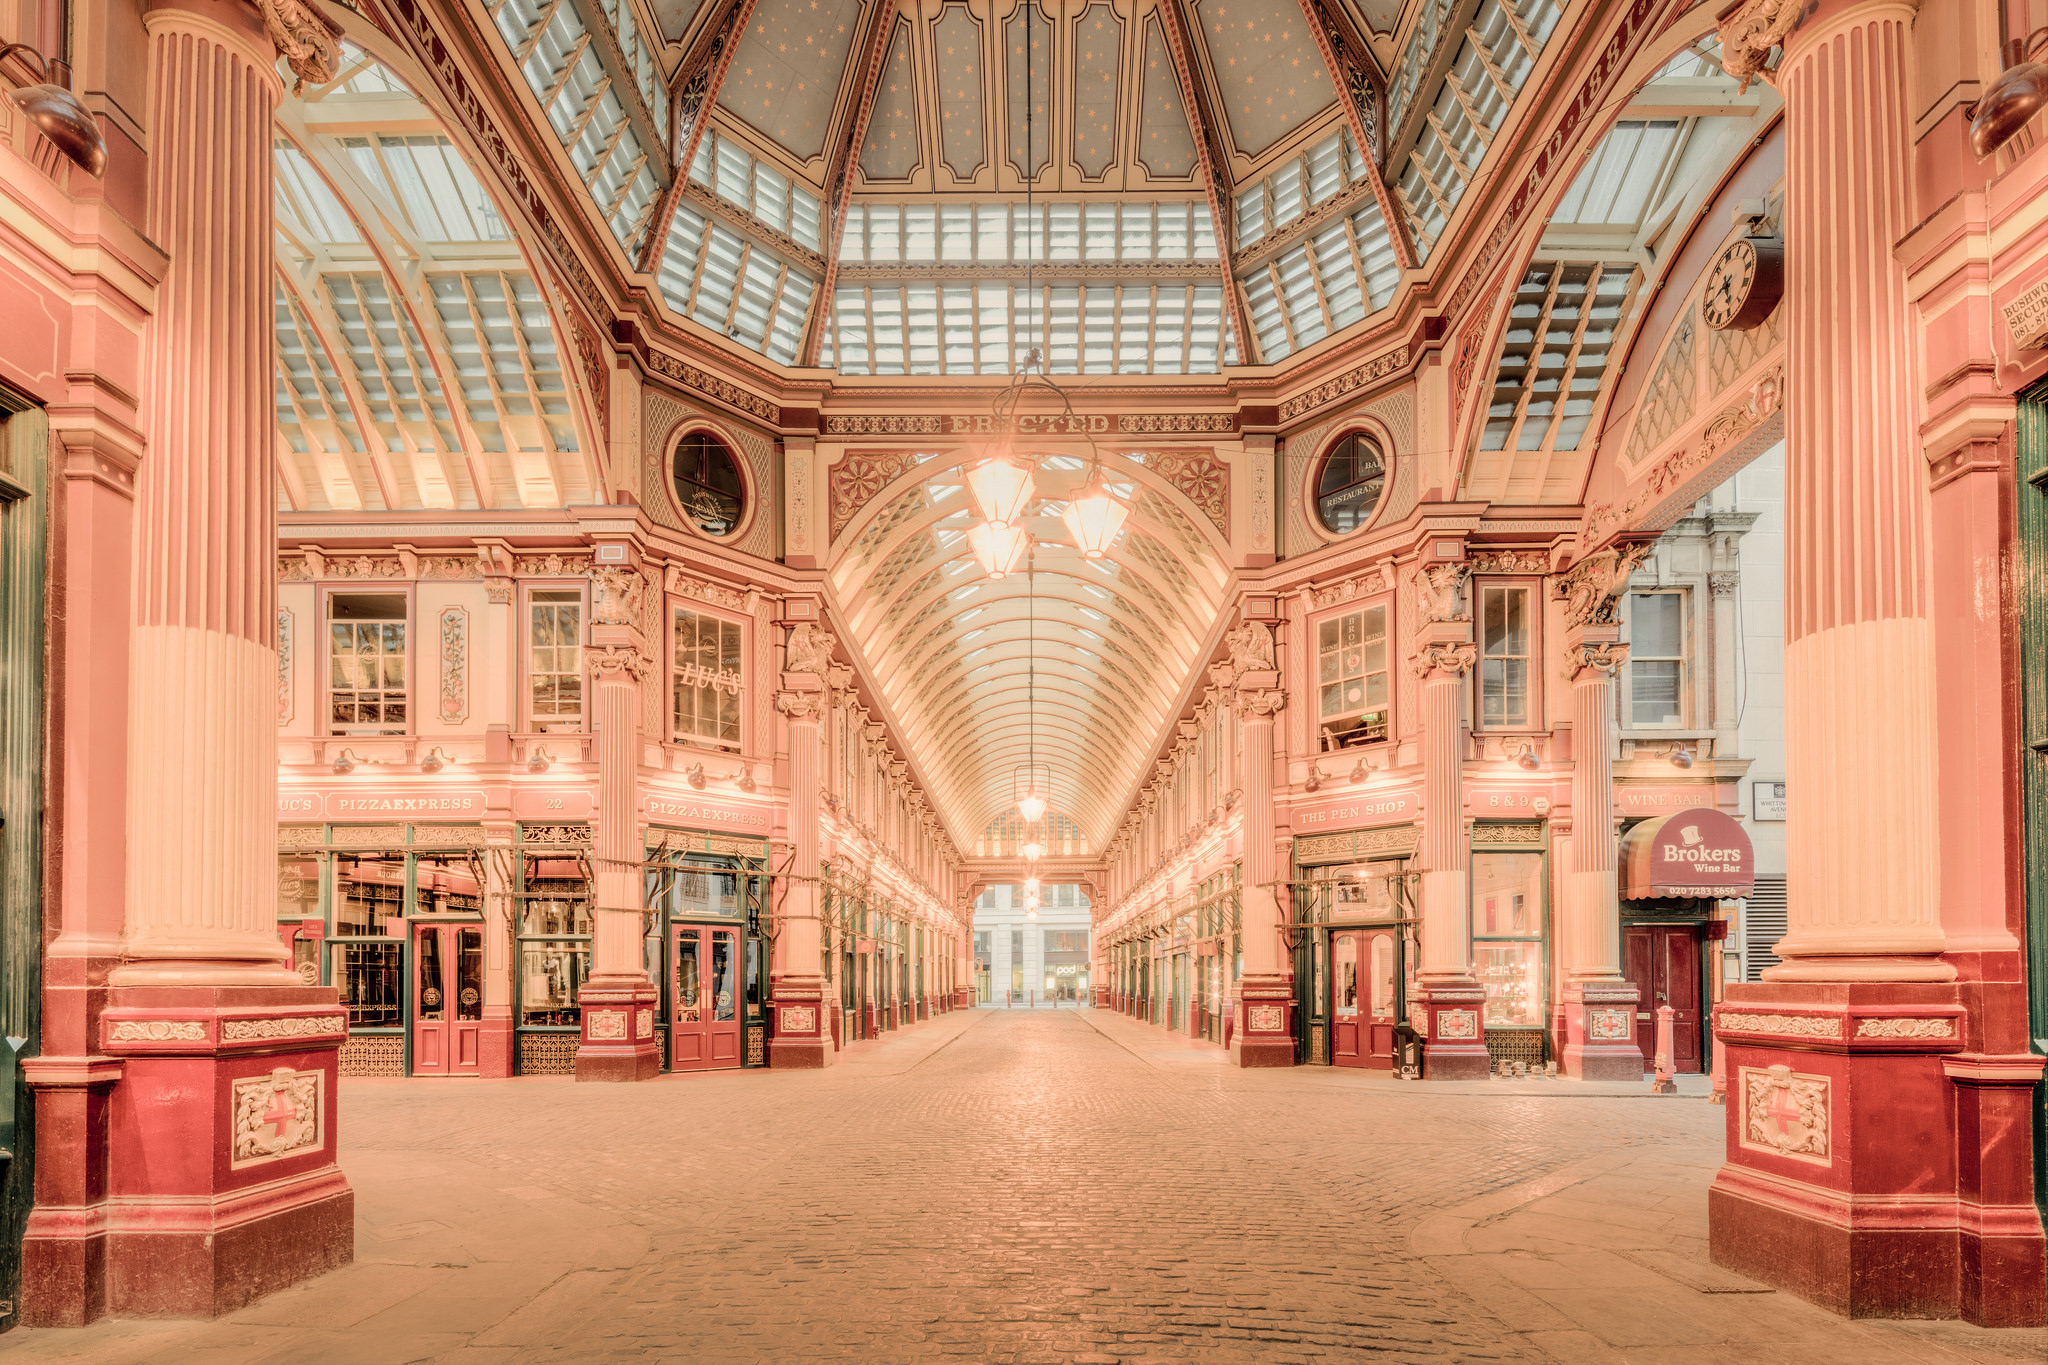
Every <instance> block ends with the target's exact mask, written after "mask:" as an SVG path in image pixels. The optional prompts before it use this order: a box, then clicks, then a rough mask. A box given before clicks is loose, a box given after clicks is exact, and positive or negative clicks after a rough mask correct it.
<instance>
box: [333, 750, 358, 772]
mask: <svg viewBox="0 0 2048 1365" xmlns="http://www.w3.org/2000/svg"><path fill="white" fill-rule="evenodd" d="M362 761H363V760H362V759H360V758H358V757H356V756H355V755H354V754H352V753H350V752H349V751H348V750H346V749H343V750H342V751H341V752H340V753H338V754H336V755H335V756H334V771H335V772H336V773H352V772H354V771H355V770H356V764H358V763H361V762H362Z"/></svg>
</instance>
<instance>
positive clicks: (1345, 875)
mask: <svg viewBox="0 0 2048 1365" xmlns="http://www.w3.org/2000/svg"><path fill="white" fill-rule="evenodd" d="M1407 871H1408V863H1407V861H1406V860H1405V859H1401V858H1382V859H1379V860H1377V861H1374V862H1367V863H1336V864H1332V865H1330V866H1327V867H1311V868H1306V869H1304V872H1305V874H1306V876H1307V877H1308V880H1309V885H1310V895H1311V900H1310V905H1311V906H1312V908H1313V912H1314V916H1315V918H1316V919H1317V920H1320V921H1325V922H1327V921H1343V920H1359V919H1399V918H1401V917H1402V910H1403V901H1402V895H1401V892H1400V890H1399V886H1400V883H1399V882H1398V881H1397V880H1396V879H1397V878H1399V877H1401V876H1402V875H1403V874H1404V873H1406V872H1407Z"/></svg>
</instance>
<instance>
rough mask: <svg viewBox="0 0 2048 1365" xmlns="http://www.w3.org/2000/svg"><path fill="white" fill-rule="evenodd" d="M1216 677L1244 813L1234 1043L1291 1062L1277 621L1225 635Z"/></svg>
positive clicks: (1241, 1052)
mask: <svg viewBox="0 0 2048 1365" xmlns="http://www.w3.org/2000/svg"><path fill="white" fill-rule="evenodd" d="M1225 639H1226V642H1227V643H1228V644H1229V646H1230V663H1229V665H1228V666H1227V667H1226V668H1225V669H1223V670H1222V672H1221V673H1220V674H1219V680H1220V681H1222V682H1223V683H1224V685H1225V686H1227V687H1229V688H1230V689H1231V693H1230V702H1231V706H1232V707H1233V708H1234V710H1235V712H1236V714H1237V735H1238V756H1239V763H1240V767H1239V771H1238V793H1239V806H1240V807H1241V808H1242V810H1243V812H1244V815H1243V820H1244V825H1243V828H1244V889H1243V895H1242V901H1241V909H1240V912H1239V920H1240V922H1241V924H1242V925H1243V933H1244V981H1243V984H1242V986H1241V988H1240V990H1239V997H1238V998H1239V999H1240V1000H1242V1001H1243V1005H1242V1011H1243V1013H1242V1016H1241V1017H1240V1018H1239V1019H1238V1020H1237V1029H1236V1032H1235V1033H1234V1035H1233V1037H1232V1039H1231V1044H1230V1056H1231V1060H1232V1061H1234V1062H1236V1063H1237V1064H1238V1065H1239V1066H1248V1067H1250V1066H1261V1067H1269V1066H1293V1065H1294V1023H1293V1015H1294V967H1293V963H1292V962H1291V961H1289V960H1288V959H1287V958H1285V957H1284V956H1283V955H1282V953H1283V949H1284V940H1283V939H1282V938H1281V936H1280V924H1281V919H1282V915H1281V902H1280V899H1279V896H1278V894H1277V883H1278V882H1279V880H1280V869H1279V866H1278V862H1279V860H1278V858H1277V857H1275V855H1274V851H1273V827H1274V820H1273V724H1274V720H1275V718H1276V717H1277V716H1278V715H1279V714H1280V712H1281V711H1282V710H1283V709H1284V708H1285V707H1286V705H1287V693H1286V691H1285V690H1283V689H1282V688H1281V686H1280V670H1279V669H1278V668H1277V667H1276V666H1275V663H1274V642H1273V631H1272V628H1271V627H1270V626H1268V625H1266V624H1265V623H1264V622H1262V621H1245V622H1243V623H1241V624H1240V625H1238V626H1237V628H1236V629H1234V630H1232V631H1231V632H1230V633H1229V634H1228V635H1227V636H1226V637H1225Z"/></svg>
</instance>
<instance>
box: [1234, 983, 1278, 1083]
mask: <svg viewBox="0 0 2048 1365" xmlns="http://www.w3.org/2000/svg"><path fill="white" fill-rule="evenodd" d="M1239 989H1240V994H1239V1000H1240V1001H1241V1002H1242V1003H1241V1004H1240V1005H1239V1006H1238V1011H1239V1013H1238V1020H1237V1024H1238V1026H1237V1027H1236V1028H1235V1029H1234V1030H1233V1031H1232V1034H1231V1043H1230V1060H1231V1063H1232V1064H1233V1065H1235V1066H1241V1067H1280V1066H1293V1065H1294V979H1293V978H1292V977H1291V976H1289V975H1287V974H1285V973H1281V974H1278V975H1274V976H1265V977H1254V976H1251V975H1249V974H1247V975H1246V976H1245V978H1244V981H1243V983H1242V984H1241V986H1240V988H1239Z"/></svg>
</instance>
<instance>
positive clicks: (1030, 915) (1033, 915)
mask: <svg viewBox="0 0 2048 1365" xmlns="http://www.w3.org/2000/svg"><path fill="white" fill-rule="evenodd" d="M1024 918H1025V919H1037V918H1038V912H1037V911H1036V910H1026V911H1025V912H1024Z"/></svg>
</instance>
